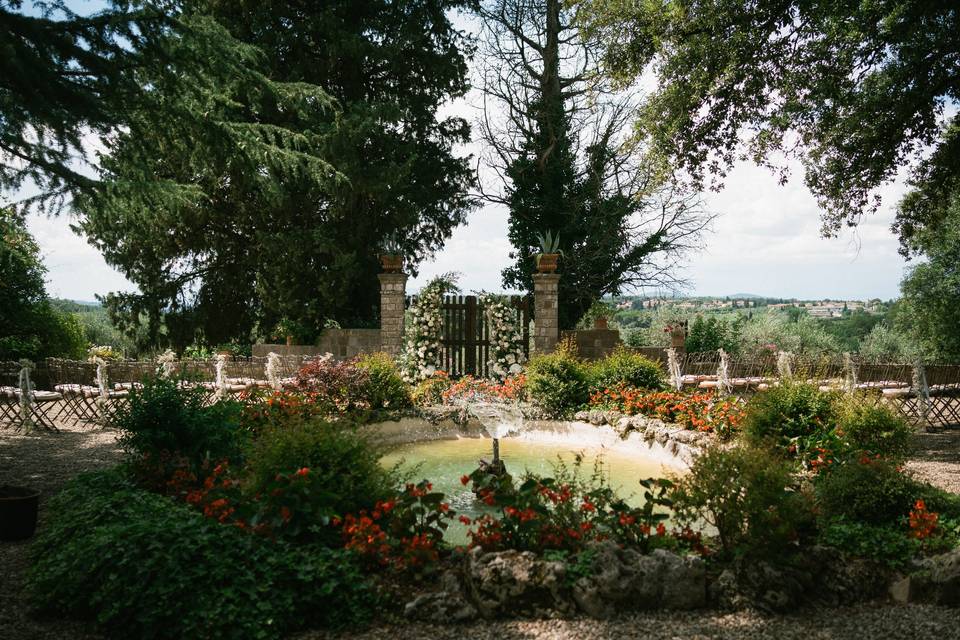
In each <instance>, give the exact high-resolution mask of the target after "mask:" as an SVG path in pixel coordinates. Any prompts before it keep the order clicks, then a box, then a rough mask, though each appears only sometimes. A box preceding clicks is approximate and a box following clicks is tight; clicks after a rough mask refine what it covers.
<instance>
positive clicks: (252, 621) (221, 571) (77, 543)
mask: <svg viewBox="0 0 960 640" xmlns="http://www.w3.org/2000/svg"><path fill="white" fill-rule="evenodd" d="M33 557H34V560H33V566H32V567H31V569H30V572H29V577H28V593H29V595H30V598H31V602H32V604H33V605H34V606H35V607H37V608H39V609H40V610H43V611H49V612H56V613H58V614H66V615H69V616H74V617H79V618H84V619H92V620H94V621H96V623H97V624H98V626H99V627H100V628H101V629H102V630H103V632H105V634H106V635H108V636H109V637H114V638H151V639H154V638H156V639H161V638H171V639H174V638H198V639H219V638H244V639H246V638H279V637H281V636H283V635H285V634H286V633H288V632H291V631H295V630H297V629H298V628H302V627H305V626H307V625H311V626H334V627H341V626H346V625H353V624H356V623H358V622H361V621H363V620H364V619H366V618H367V617H368V615H369V612H370V610H371V607H372V606H373V604H374V600H373V597H372V589H371V587H370V586H369V584H368V583H367V581H366V579H365V578H364V576H363V575H362V573H361V571H360V570H359V569H358V567H357V565H356V563H355V561H354V558H353V556H352V555H351V554H349V553H348V552H345V551H332V550H328V549H321V548H314V547H295V546H291V545H288V544H286V543H283V542H275V541H271V540H268V539H264V538H260V537H257V536H253V535H250V534H247V533H244V532H242V531H240V530H239V529H236V528H234V527H229V526H224V525H221V524H217V523H216V522H214V521H213V520H211V519H209V518H205V517H203V516H202V515H200V514H199V513H198V512H196V511H194V510H192V509H190V508H189V507H187V506H185V505H182V504H178V503H176V502H174V501H173V500H171V499H169V498H165V497H163V496H159V495H156V494H152V493H148V492H145V491H142V490H140V489H137V488H136V487H135V486H134V485H133V484H132V483H131V482H130V481H129V480H127V479H126V478H124V477H123V476H122V475H121V474H119V473H117V472H116V471H112V472H107V473H97V474H89V475H86V476H81V477H80V478H78V479H77V480H75V481H74V482H72V483H71V484H70V485H68V486H67V488H66V489H64V491H63V492H62V493H60V494H59V495H57V496H56V497H54V498H53V499H52V500H51V501H50V504H49V525H48V526H47V527H46V528H45V529H44V531H43V533H42V534H41V535H40V536H39V538H38V539H37V541H36V543H35V545H34V548H33Z"/></svg>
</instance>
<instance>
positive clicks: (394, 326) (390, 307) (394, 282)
mask: <svg viewBox="0 0 960 640" xmlns="http://www.w3.org/2000/svg"><path fill="white" fill-rule="evenodd" d="M377 277H378V278H380V349H381V350H382V351H383V352H384V353H389V354H390V355H392V356H395V355H397V354H398V353H400V349H401V347H402V346H403V306H404V300H405V298H406V292H407V274H405V273H381V274H379V275H378V276H377Z"/></svg>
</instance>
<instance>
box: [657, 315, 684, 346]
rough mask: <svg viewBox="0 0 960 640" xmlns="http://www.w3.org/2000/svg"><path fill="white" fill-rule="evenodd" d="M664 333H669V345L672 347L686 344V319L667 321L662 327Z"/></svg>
mask: <svg viewBox="0 0 960 640" xmlns="http://www.w3.org/2000/svg"><path fill="white" fill-rule="evenodd" d="M663 332H664V333H669V334H670V346H671V347H673V348H675V349H676V348H679V347H682V346H684V344H686V340H687V321H686V320H674V321H672V322H668V323H667V325H666V326H665V327H664V328H663Z"/></svg>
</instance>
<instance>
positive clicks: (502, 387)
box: [441, 373, 527, 404]
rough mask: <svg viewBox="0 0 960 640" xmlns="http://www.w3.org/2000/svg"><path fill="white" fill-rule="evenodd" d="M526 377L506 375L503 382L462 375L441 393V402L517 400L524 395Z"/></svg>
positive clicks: (522, 375)
mask: <svg viewBox="0 0 960 640" xmlns="http://www.w3.org/2000/svg"><path fill="white" fill-rule="evenodd" d="M526 386H527V377H526V376H525V375H524V374H522V373H521V374H519V375H516V376H512V377H508V378H506V379H504V380H503V382H500V383H497V382H495V381H493V380H484V379H483V378H474V377H473V376H463V377H462V378H460V379H459V380H457V381H456V382H453V383H451V384H450V385H449V386H448V387H447V389H446V390H445V391H444V392H443V393H442V394H441V395H442V398H443V402H444V403H446V404H454V403H457V402H464V401H473V402H476V401H487V402H490V401H499V402H505V401H511V402H519V401H522V400H523V399H524V398H525V397H526Z"/></svg>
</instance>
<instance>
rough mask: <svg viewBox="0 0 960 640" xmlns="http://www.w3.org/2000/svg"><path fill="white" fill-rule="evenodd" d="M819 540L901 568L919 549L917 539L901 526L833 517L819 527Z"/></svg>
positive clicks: (851, 554)
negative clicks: (908, 535) (907, 533)
mask: <svg viewBox="0 0 960 640" xmlns="http://www.w3.org/2000/svg"><path fill="white" fill-rule="evenodd" d="M820 542H821V543H822V544H825V545H827V546H830V547H834V548H836V549H839V550H840V551H842V552H844V553H846V554H847V555H850V556H853V557H856V558H867V559H870V560H874V561H876V562H880V563H882V564H885V565H887V566H890V567H894V568H897V567H902V566H904V565H906V564H907V562H909V561H910V559H911V558H913V557H914V556H915V555H916V554H917V553H918V552H919V550H920V546H921V545H920V544H919V542H918V541H917V540H914V539H912V538H909V537H907V535H906V533H905V532H904V530H903V528H902V527H898V526H894V525H875V524H866V523H863V522H850V521H848V520H845V519H843V518H837V519H833V520H830V521H828V522H826V523H824V524H822V525H821V527H820Z"/></svg>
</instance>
